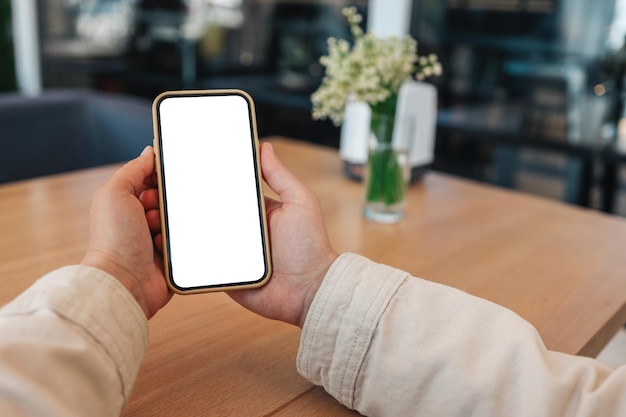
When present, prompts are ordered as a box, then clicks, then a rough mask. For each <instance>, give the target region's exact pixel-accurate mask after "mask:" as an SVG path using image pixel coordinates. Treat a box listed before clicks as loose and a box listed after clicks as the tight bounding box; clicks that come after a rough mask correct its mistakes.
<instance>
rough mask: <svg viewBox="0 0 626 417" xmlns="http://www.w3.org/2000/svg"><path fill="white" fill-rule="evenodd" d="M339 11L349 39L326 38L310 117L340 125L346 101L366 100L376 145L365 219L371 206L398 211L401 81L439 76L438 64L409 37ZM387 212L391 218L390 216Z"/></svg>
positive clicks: (402, 184) (401, 193) (402, 178)
mask: <svg viewBox="0 0 626 417" xmlns="http://www.w3.org/2000/svg"><path fill="white" fill-rule="evenodd" d="M343 14H344V15H345V16H346V18H347V20H348V24H349V25H350V31H351V33H352V35H353V37H354V44H352V45H351V44H350V43H349V42H348V41H347V40H345V39H336V38H329V39H328V55H325V56H322V57H321V58H320V63H321V64H322V66H323V67H325V75H324V78H323V79H322V83H321V85H320V87H319V88H318V89H317V90H316V91H315V92H314V93H313V94H312V95H311V101H312V104H313V110H312V117H313V119H314V120H319V119H326V118H330V119H331V120H332V121H333V123H334V124H335V125H339V124H340V123H341V122H342V121H343V118H344V115H345V108H346V104H347V103H348V101H349V100H355V101H360V102H364V103H367V104H368V105H369V107H370V109H371V110H372V117H371V121H370V130H371V132H372V137H373V138H374V139H375V144H376V148H375V149H373V148H371V149H370V153H369V171H368V176H367V185H366V207H365V210H364V211H365V214H366V216H367V217H370V218H374V217H375V216H374V215H370V214H369V213H370V212H372V211H378V212H382V213H388V214H389V213H398V212H400V211H402V210H403V209H402V207H403V205H404V198H405V189H406V183H407V178H408V177H407V175H406V169H405V168H406V163H404V162H402V157H401V155H399V154H398V153H397V152H396V150H394V149H393V146H392V137H393V131H394V121H395V113H396V104H397V101H398V93H399V91H400V86H401V85H402V84H403V83H404V82H405V81H407V80H410V79H412V78H413V77H414V78H415V79H417V80H420V81H421V80H424V79H425V78H427V77H429V76H434V75H440V74H441V72H442V69H441V64H440V63H439V60H438V58H437V56H436V55H435V54H430V55H428V56H419V55H418V54H417V42H416V41H415V39H413V38H412V37H411V36H409V35H406V36H404V37H388V38H380V37H377V36H375V35H374V34H372V33H370V32H368V33H364V32H363V30H362V29H361V27H360V26H359V24H360V23H361V21H362V17H361V15H359V14H358V13H357V11H356V8H354V7H349V8H345V9H343ZM370 142H372V140H370ZM404 160H406V158H404ZM372 207H375V209H372ZM380 217H384V215H383V216H379V218H380ZM387 217H388V218H392V217H393V218H394V220H393V221H395V217H394V216H393V215H391V214H390V215H389V216H387ZM383 221H384V220H383Z"/></svg>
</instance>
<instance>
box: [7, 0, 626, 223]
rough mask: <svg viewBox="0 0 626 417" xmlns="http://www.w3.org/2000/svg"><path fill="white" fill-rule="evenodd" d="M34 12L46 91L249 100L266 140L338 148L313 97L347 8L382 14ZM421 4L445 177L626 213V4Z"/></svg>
mask: <svg viewBox="0 0 626 417" xmlns="http://www.w3.org/2000/svg"><path fill="white" fill-rule="evenodd" d="M22 1H24V0H13V1H11V0H0V90H1V91H16V90H19V87H18V84H19V83H18V82H17V81H16V73H15V61H14V59H15V58H14V56H15V55H14V48H15V33H16V28H15V23H14V22H15V20H14V19H12V4H13V7H15V4H17V2H22ZM389 1H390V3H391V2H393V1H394V0H389ZM398 1H399V0H398ZM32 2H33V3H34V4H35V8H36V19H35V23H34V25H35V26H36V27H35V28H34V30H36V31H35V32H34V33H36V38H37V41H38V42H37V54H38V59H39V64H40V65H39V68H38V69H37V72H38V74H39V76H40V80H41V88H42V89H43V90H51V89H67V88H86V89H90V90H96V91H103V92H112V93H121V94H127V95H131V96H136V97H139V98H143V99H146V100H152V99H153V98H154V97H155V96H156V95H157V94H158V93H160V92H162V91H165V90H173V89H188V88H202V89H204V88H241V89H244V90H246V91H248V92H249V93H250V94H251V95H252V96H253V97H254V99H255V102H256V105H257V111H258V121H259V133H260V135H261V136H268V135H285V136H290V137H294V138H298V139H302V140H306V141H310V142H315V143H318V144H322V145H325V146H330V147H335V148H336V147H338V146H339V140H340V130H339V128H337V127H335V126H333V125H332V124H331V123H330V122H314V121H312V120H311V116H310V111H311V103H310V98H309V96H310V94H311V93H312V92H313V91H314V90H315V89H316V88H317V86H318V85H319V83H320V81H321V79H322V76H323V70H322V67H321V66H320V65H319V62H318V60H319V57H320V56H321V55H323V54H325V53H326V51H327V47H326V40H327V38H328V37H329V36H335V37H341V38H349V37H350V33H349V30H348V27H347V25H346V23H345V20H344V18H343V16H342V15H341V9H342V8H343V7H345V6H356V7H357V8H358V9H359V11H360V12H361V13H362V14H363V15H364V16H365V17H366V22H364V27H365V26H366V25H367V19H368V18H369V17H370V16H369V12H370V10H371V7H370V1H368V0H356V1H355V0H317V1H316V0H32ZM409 2H410V16H409V20H410V24H409V29H408V31H409V32H410V34H411V35H413V36H414V37H415V38H416V39H417V40H418V43H419V52H420V54H428V53H436V54H438V55H439V58H440V61H441V62H442V64H443V68H444V74H443V75H442V76H441V77H437V78H434V79H431V80H429V82H432V83H434V84H435V85H436V86H437V88H438V92H439V102H438V107H439V116H438V125H437V142H436V149H435V162H434V163H433V169H436V170H440V171H443V172H449V173H453V174H455V175H460V176H464V177H467V178H471V179H475V180H479V181H484V182H489V183H492V184H497V185H500V186H504V187H510V188H515V189H519V190H522V191H526V192H530V193H534V194H538V195H542V196H546V197H549V198H555V199H559V200H562V201H566V202H569V203H572V204H578V205H581V206H585V207H591V208H594V209H598V210H604V211H607V212H613V213H617V214H620V215H626V197H625V195H626V193H624V192H623V191H624V185H623V184H624V183H626V181H624V178H622V177H623V176H625V175H626V174H624V173H623V172H622V166H621V165H622V162H623V161H624V160H626V154H625V153H624V152H623V149H626V148H625V147H623V146H622V144H623V142H624V141H623V140H622V139H621V135H620V126H622V125H623V123H621V120H622V117H623V113H624V105H623V101H624V97H623V87H624V86H623V84H624V83H623V78H624V69H625V63H626V48H625V46H624V37H625V34H626V0H594V1H588V0H410V1H409ZM20 29H24V28H20ZM17 78H19V74H18V77H17Z"/></svg>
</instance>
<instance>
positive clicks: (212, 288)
mask: <svg viewBox="0 0 626 417" xmlns="http://www.w3.org/2000/svg"><path fill="white" fill-rule="evenodd" d="M223 95H238V96H242V97H243V98H244V99H245V100H246V101H247V103H248V106H249V109H250V114H249V118H250V127H251V129H252V132H251V134H252V143H253V148H254V149H253V153H254V159H255V165H256V170H255V171H256V172H255V173H256V188H257V200H258V203H259V209H260V211H261V216H260V217H261V223H262V224H261V232H262V234H263V236H262V244H263V251H264V259H265V274H264V276H263V277H262V278H261V279H260V280H257V281H254V282H249V281H244V282H242V283H233V284H216V285H209V286H204V287H192V288H190V289H184V288H182V287H178V286H177V285H176V284H175V283H174V279H173V277H172V273H171V269H170V265H171V263H170V259H169V243H168V236H167V234H168V229H167V220H166V213H165V207H166V205H165V197H164V194H165V193H164V187H165V183H164V173H163V165H162V158H161V146H160V141H161V137H160V135H161V129H160V123H159V121H160V116H159V104H160V103H161V101H163V100H164V99H165V98H170V97H197V96H223ZM152 122H153V130H154V139H153V142H154V153H155V169H156V173H157V182H158V193H159V207H160V210H159V211H160V218H161V235H162V242H163V268H164V275H165V280H166V282H167V285H168V287H169V288H170V289H171V290H172V291H173V292H175V293H177V294H197V293H205V292H217V291H230V290H241V289H249V288H258V287H261V286H263V285H265V284H266V283H267V281H268V280H269V279H270V277H271V275H272V257H271V252H270V243H269V232H268V226H267V213H266V211H265V198H264V194H263V184H262V172H261V160H260V155H259V139H258V133H257V123H256V111H255V106H254V100H253V99H252V97H251V96H250V94H248V93H247V92H245V91H243V90H239V89H217V90H178V91H165V92H163V93H161V94H159V95H158V96H157V97H156V98H155V99H154V101H153V103H152Z"/></svg>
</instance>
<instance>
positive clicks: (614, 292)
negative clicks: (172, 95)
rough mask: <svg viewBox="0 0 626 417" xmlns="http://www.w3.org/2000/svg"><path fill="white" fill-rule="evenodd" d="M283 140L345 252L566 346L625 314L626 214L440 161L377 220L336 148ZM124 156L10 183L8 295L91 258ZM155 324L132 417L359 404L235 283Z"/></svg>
mask: <svg viewBox="0 0 626 417" xmlns="http://www.w3.org/2000/svg"><path fill="white" fill-rule="evenodd" d="M272 141H273V143H274V147H275V149H276V151H277V153H278V155H279V156H280V157H281V158H282V159H283V161H284V162H285V164H286V165H287V166H288V167H289V168H291V169H292V170H293V171H294V172H295V173H296V174H297V175H298V176H299V177H300V178H302V179H303V180H304V181H305V182H306V183H307V184H308V185H309V186H310V187H311V188H312V189H313V190H314V191H315V192H316V193H317V194H318V195H319V197H320V200H321V202H322V206H323V210H324V214H325V216H326V220H327V226H328V229H329V234H330V238H331V241H332V243H333V245H334V247H335V248H336V249H337V250H338V251H353V252H358V253H361V254H363V255H366V256H368V257H370V258H373V259H374V260H376V261H379V262H384V263H388V264H391V265H394V266H397V267H399V268H403V269H405V270H408V271H410V272H411V273H413V274H414V275H417V276H420V277H423V278H427V279H430V280H434V281H439V282H443V283H446V284H449V285H452V286H455V287H458V288H460V289H462V290H465V291H467V292H470V293H472V294H475V295H478V296H481V297H484V298H487V299H490V300H492V301H494V302H496V303H499V304H502V305H504V306H506V307H509V308H511V309H512V310H514V311H516V312H517V313H519V314H520V315H521V316H523V317H525V318H526V319H528V320H529V321H530V322H532V323H533V324H534V325H535V326H536V327H537V328H538V329H539V331H540V333H541V335H542V337H543V339H544V340H545V342H546V344H547V346H548V347H549V348H551V349H554V350H559V351H563V352H568V353H576V354H584V355H595V354H596V353H598V352H599V350H600V349H601V348H602V347H603V346H604V344H605V343H606V342H607V341H608V340H609V339H610V338H611V337H612V336H613V334H614V333H615V332H616V331H617V329H618V328H619V327H620V326H621V325H622V324H624V322H626V268H625V264H626V256H624V252H625V251H626V221H625V220H624V219H622V218H618V217H611V216H608V215H605V214H602V213H598V212H594V211H590V210H585V209H580V208H577V207H572V206H567V205H565V204H563V203H560V202H556V201H551V200H545V199H541V198H536V197H532V196H529V195H525V194H520V193H516V192H512V191H507V190H500V189H496V188H493V187H489V186H485V185H481V184H477V183H473V182H469V181H465V180H461V179H458V178H453V177H449V176H445V175H441V174H438V173H434V172H432V173H429V174H427V176H426V177H425V179H424V181H423V182H421V183H419V184H415V185H413V186H412V187H411V188H410V191H409V193H408V213H407V217H406V219H405V220H403V221H402V222H400V223H398V224H395V225H381V224H375V223H370V222H367V221H366V220H364V219H363V217H362V216H361V214H360V207H361V199H362V186H361V185H360V184H357V183H353V182H350V181H349V180H347V179H345V178H344V177H343V176H342V175H341V166H340V163H339V159H338V156H337V153H336V152H335V151H334V150H330V149H326V148H321V147H316V146H313V145H309V144H304V143H300V142H295V141H289V140H285V139H280V138H273V139H272ZM115 168H116V167H104V168H97V169H92V170H86V171H81V172H76V173H70V174H65V175H60V176H54V177H47V178H42V179H36V180H32V181H25V182H20V183H14V184H9V185H4V186H1V187H0V230H2V233H1V234H0V276H1V279H2V280H3V281H2V285H1V286H0V304H1V303H5V302H7V301H9V300H10V299H11V298H13V297H14V296H15V295H17V294H18V293H19V292H21V291H22V290H23V289H25V288H26V287H27V286H28V285H29V284H30V283H31V282H33V281H34V280H35V279H36V278H37V277H39V276H40V275H41V274H43V273H45V272H47V271H49V270H50V269H52V268H56V267H58V266H61V265H65V264H68V263H75V262H78V261H79V260H80V259H81V257H82V254H83V252H84V250H85V246H86V240H87V212H88V206H89V200H90V196H91V194H92V192H93V190H94V189H95V188H96V187H97V186H98V185H99V184H100V183H102V182H103V181H105V180H106V179H107V178H108V177H109V176H110V174H111V173H112V172H113V171H114V169H115ZM459 314H462V312H459ZM415 320H419V318H415ZM150 330H151V336H150V339H151V340H150V348H149V350H148V353H147V356H146V358H145V361H144V363H143V365H142V367H141V370H140V373H139V376H138V380H137V385H136V388H135V391H134V394H133V396H132V398H131V400H130V402H129V404H128V405H127V407H126V409H125V410H124V413H123V415H124V416H160V415H163V416H176V415H184V416H200V415H214V416H262V415H263V416H265V415H271V416H320V415H333V416H336V415H352V414H355V413H353V412H351V411H348V410H346V409H344V408H343V407H342V406H340V405H339V404H338V403H337V402H336V401H335V400H334V399H333V398H332V397H330V396H328V395H327V394H326V393H325V392H324V391H323V390H322V389H320V388H317V387H313V386H312V385H311V384H310V383H308V382H307V381H305V380H304V379H302V378H301V377H300V376H299V375H298V374H297V373H296V370H295V357H296V353H297V348H298V342H299V337H300V331H299V329H297V328H295V327H292V326H289V325H286V324H283V323H279V322H274V321H270V320H266V319H263V318H260V317H257V316H255V315H254V314H252V313H249V312H248V311H246V310H244V309H243V308H241V307H239V306H238V305H237V304H235V303H234V302H232V301H231V300H230V299H229V298H228V297H227V296H226V295H225V294H221V293H218V294H204V295H194V296H175V297H174V299H173V300H172V301H171V302H170V304H168V305H167V306H166V307H165V308H164V309H163V310H162V311H161V312H159V313H158V314H157V315H156V316H155V317H154V318H153V320H152V321H151V322H150ZM418 353H419V352H416V354H418Z"/></svg>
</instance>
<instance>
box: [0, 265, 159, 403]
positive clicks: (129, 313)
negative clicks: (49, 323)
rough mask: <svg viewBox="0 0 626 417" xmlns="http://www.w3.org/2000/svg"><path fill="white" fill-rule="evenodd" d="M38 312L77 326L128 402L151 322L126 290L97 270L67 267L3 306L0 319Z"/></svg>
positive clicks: (86, 267) (53, 272)
mask: <svg viewBox="0 0 626 417" xmlns="http://www.w3.org/2000/svg"><path fill="white" fill-rule="evenodd" d="M39 310H48V311H52V312H54V313H56V314H58V315H59V316H61V317H63V318H64V319H66V320H68V321H70V322H72V323H74V324H75V325H76V326H77V327H79V328H80V329H81V330H82V331H83V332H85V333H86V334H88V335H89V336H90V337H91V338H92V339H93V340H94V341H95V342H96V343H98V344H99V345H101V346H102V348H103V349H104V350H105V351H106V352H107V354H108V355H109V356H110V358H111V360H112V361H113V362H114V364H115V366H116V368H117V373H118V375H119V377H120V381H121V384H122V393H123V395H124V400H125V401H126V400H128V398H129V397H130V394H131V391H132V387H133V384H134V382H135V379H136V377H137V372H138V370H139V366H140V364H141V361H142V359H143V356H144V354H145V352H146V349H147V347H148V321H147V319H146V316H145V314H144V312H143V310H142V309H141V307H140V306H139V304H138V303H137V301H136V300H135V299H134V298H133V296H132V295H131V294H130V293H129V292H128V290H127V289H126V287H124V286H123V285H122V284H121V283H120V282H119V281H118V280H117V279H115V278H114V277H112V276H110V275H109V274H107V273H106V272H104V271H101V270H99V269H97V268H92V267H88V266H83V265H74V266H66V267H63V268H60V269H57V270H55V271H52V272H50V273H49V274H47V275H45V276H43V277H42V278H40V279H39V280H38V281H36V282H35V283H34V284H33V285H32V286H31V287H30V288H29V289H27V290H26V291H25V292H24V293H22V294H21V295H20V296H18V297H17V298H16V299H15V300H13V301H12V302H10V303H9V304H7V305H6V306H4V307H3V308H2V310H1V315H3V316H10V315H21V314H31V313H34V312H35V311H39Z"/></svg>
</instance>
